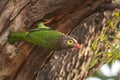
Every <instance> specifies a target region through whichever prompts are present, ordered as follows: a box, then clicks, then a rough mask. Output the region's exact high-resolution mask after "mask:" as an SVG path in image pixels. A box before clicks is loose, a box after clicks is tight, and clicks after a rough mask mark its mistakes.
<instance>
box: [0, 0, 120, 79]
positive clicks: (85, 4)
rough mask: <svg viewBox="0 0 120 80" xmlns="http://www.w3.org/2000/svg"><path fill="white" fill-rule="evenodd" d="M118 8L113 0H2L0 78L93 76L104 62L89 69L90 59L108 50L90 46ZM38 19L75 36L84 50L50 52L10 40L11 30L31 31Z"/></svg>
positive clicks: (0, 8) (0, 1) (0, 13)
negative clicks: (11, 43) (9, 41)
mask: <svg viewBox="0 0 120 80" xmlns="http://www.w3.org/2000/svg"><path fill="white" fill-rule="evenodd" d="M117 8H120V5H119V4H115V3H114V2H113V1H112V0H0V80H83V79H85V78H86V77H88V76H90V75H92V73H93V72H94V71H95V70H96V69H98V68H99V67H100V66H101V65H103V64H104V63H103V62H98V63H97V64H95V65H94V66H93V67H91V68H89V66H88V65H89V63H90V61H91V59H92V58H93V57H94V55H95V54H97V53H98V52H99V51H101V50H105V49H104V48H103V47H101V44H98V47H97V50H96V51H94V50H92V49H91V45H92V43H93V41H94V40H95V39H97V37H98V35H99V34H100V33H101V31H102V30H103V27H105V26H106V25H107V21H108V20H109V19H110V16H111V15H112V12H113V10H114V9H117ZM108 11H110V12H108ZM39 22H44V23H45V24H46V25H47V26H50V27H51V28H52V29H54V30H58V31H61V32H63V33H65V34H67V35H70V36H72V37H74V38H76V39H77V40H78V42H79V43H80V44H81V45H82V49H81V50H80V51H78V50H77V49H70V50H62V51H49V50H46V49H43V48H40V47H38V46H35V45H33V44H31V43H28V42H24V41H23V42H17V43H15V44H14V45H10V44H9V43H8V41H7V36H8V34H9V31H10V30H12V31H16V32H17V31H21V32H24V31H28V30H31V29H32V28H36V26H37V24H38V23H39ZM116 25H118V26H119V25H120V22H119V21H117V22H116ZM98 58H104V56H99V57H98ZM105 58H106V57H105Z"/></svg>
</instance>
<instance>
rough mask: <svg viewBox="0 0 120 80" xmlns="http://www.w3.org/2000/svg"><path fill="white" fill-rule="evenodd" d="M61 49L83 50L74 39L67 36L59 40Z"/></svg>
mask: <svg viewBox="0 0 120 80" xmlns="http://www.w3.org/2000/svg"><path fill="white" fill-rule="evenodd" d="M59 43H60V49H70V48H77V49H81V46H80V44H79V43H78V42H77V40H75V39H74V38H72V37H70V36H66V35H62V36H61V37H60V40H59Z"/></svg>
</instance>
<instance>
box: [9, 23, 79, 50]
mask: <svg viewBox="0 0 120 80" xmlns="http://www.w3.org/2000/svg"><path fill="white" fill-rule="evenodd" d="M16 41H27V42H31V43H33V44H35V45H38V46H40V47H43V48H46V49H49V50H64V49H70V48H74V47H75V48H78V49H80V48H81V46H80V44H78V42H77V40H75V39H74V38H72V37H70V36H67V35H65V34H64V33H61V32H59V31H57V30H52V29H51V28H49V27H47V26H45V25H44V24H43V23H40V24H39V25H38V28H36V29H33V30H31V31H28V32H13V31H10V33H9V35H8V42H9V43H10V44H14V43H15V42H16Z"/></svg>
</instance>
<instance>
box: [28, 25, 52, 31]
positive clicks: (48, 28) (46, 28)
mask: <svg viewBox="0 0 120 80" xmlns="http://www.w3.org/2000/svg"><path fill="white" fill-rule="evenodd" d="M41 30H51V28H50V27H47V26H45V25H44V24H43V23H39V24H38V28H36V29H32V30H30V31H29V32H34V31H41Z"/></svg>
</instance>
